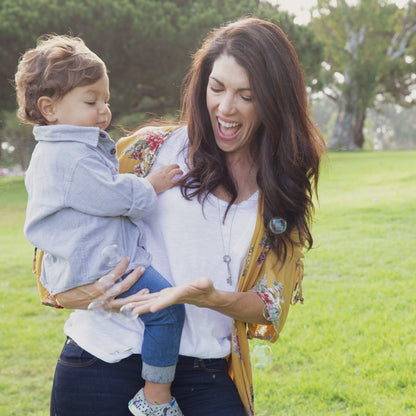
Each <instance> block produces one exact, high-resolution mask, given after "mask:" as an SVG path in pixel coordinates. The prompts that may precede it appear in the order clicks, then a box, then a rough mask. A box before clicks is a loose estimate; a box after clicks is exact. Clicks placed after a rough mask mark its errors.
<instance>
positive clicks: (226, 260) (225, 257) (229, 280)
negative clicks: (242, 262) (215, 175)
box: [217, 160, 254, 286]
mask: <svg viewBox="0 0 416 416" xmlns="http://www.w3.org/2000/svg"><path fill="white" fill-rule="evenodd" d="M253 165H254V160H253V161H252V162H251V165H250V168H249V169H248V172H247V177H246V179H245V181H244V183H246V182H247V180H248V177H249V176H250V172H251V169H252V168H253ZM217 204H218V220H219V225H220V232H221V241H222V248H223V253H224V255H223V256H222V261H223V262H224V263H225V264H226V265H227V273H228V276H227V283H228V284H229V285H230V286H232V284H233V278H232V274H231V265H230V263H231V255H230V254H231V238H232V233H233V224H234V218H235V214H236V213H237V209H238V206H239V204H235V209H234V213H233V216H232V217H231V223H230V236H229V238H228V248H227V250H226V248H225V240H224V233H223V230H222V228H223V222H222V220H221V209H220V201H219V199H217Z"/></svg>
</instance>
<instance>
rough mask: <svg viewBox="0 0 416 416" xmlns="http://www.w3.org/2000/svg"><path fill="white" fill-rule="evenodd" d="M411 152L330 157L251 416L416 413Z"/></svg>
mask: <svg viewBox="0 0 416 416" xmlns="http://www.w3.org/2000/svg"><path fill="white" fill-rule="evenodd" d="M415 161H416V153H415V152H385V153H367V152H363V153H354V154H330V156H329V161H328V162H327V163H325V165H324V168H323V171H322V177H321V183H320V206H319V209H317V212H316V221H315V224H314V228H313V231H314V237H315V243H316V248H315V249H313V250H312V251H310V252H309V253H308V254H307V256H306V259H305V277H304V284H303V288H304V296H305V304H304V305H300V304H298V305H296V306H292V307H291V311H290V314H289V317H288V321H287V323H286V326H285V328H284V330H283V332H282V334H281V337H280V339H279V340H278V341H277V343H276V344H274V345H272V349H273V364H272V365H271V366H270V367H269V368H268V369H256V370H255V393H256V409H257V415H259V416H262V415H285V416H286V415H308V416H312V415H369V416H370V415H385V416H393V415H414V414H416V334H415V323H414V322H415V317H416V315H415V304H416V280H415V270H416V260H415V249H416V164H415Z"/></svg>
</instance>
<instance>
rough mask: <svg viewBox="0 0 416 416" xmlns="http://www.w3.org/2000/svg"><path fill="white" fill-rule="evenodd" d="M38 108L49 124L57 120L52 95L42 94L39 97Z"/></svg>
mask: <svg viewBox="0 0 416 416" xmlns="http://www.w3.org/2000/svg"><path fill="white" fill-rule="evenodd" d="M38 108H39V111H40V112H41V114H42V116H43V117H44V118H45V119H46V121H47V122H48V123H49V124H53V123H55V122H56V120H57V117H56V115H55V100H54V99H53V98H51V97H46V96H42V97H40V98H39V99H38Z"/></svg>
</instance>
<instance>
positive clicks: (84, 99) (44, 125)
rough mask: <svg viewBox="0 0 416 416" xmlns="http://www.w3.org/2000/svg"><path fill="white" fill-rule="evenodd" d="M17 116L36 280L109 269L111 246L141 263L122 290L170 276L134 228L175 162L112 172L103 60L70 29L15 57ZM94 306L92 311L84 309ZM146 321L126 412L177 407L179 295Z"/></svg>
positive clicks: (54, 285)
mask: <svg viewBox="0 0 416 416" xmlns="http://www.w3.org/2000/svg"><path fill="white" fill-rule="evenodd" d="M15 83H16V92H17V101H18V104H19V109H18V116H19V117H20V118H21V119H22V120H23V121H25V122H28V123H31V124H33V125H34V126H35V127H34V129H33V134H34V136H35V139H36V141H37V142H38V143H37V145H36V147H35V150H34V151H33V154H32V158H31V161H30V165H29V168H28V170H27V173H26V178H25V184H26V188H27V191H28V205H27V215H26V222H25V226H24V232H25V236H26V238H27V239H28V240H29V241H30V242H31V243H32V244H33V245H35V246H36V247H38V248H40V249H42V250H43V251H44V258H43V263H42V274H41V278H40V279H41V282H42V284H43V285H44V286H45V288H46V289H47V290H48V291H49V293H50V294H51V295H56V294H58V293H60V292H63V291H66V290H68V289H71V288H74V287H77V286H82V285H85V284H87V283H91V282H93V281H95V280H97V279H98V278H100V277H102V276H104V275H105V274H106V273H108V272H109V271H110V270H111V269H112V266H111V265H108V264H104V263H103V258H102V253H103V251H105V250H106V248H107V247H109V246H118V247H120V249H122V251H123V252H124V254H125V255H126V256H128V257H129V258H130V267H131V270H132V269H134V268H136V267H138V266H139V265H143V266H144V267H146V271H145V273H144V274H143V276H142V277H141V278H140V279H139V280H138V282H136V283H135V284H134V285H133V287H132V288H131V289H130V290H129V291H128V292H127V293H125V294H123V295H122V296H123V297H125V296H128V295H129V294H133V293H136V292H137V291H139V290H141V289H143V288H147V289H149V291H150V292H155V291H160V290H161V289H163V288H165V287H168V286H170V285H169V283H168V282H167V281H166V280H165V279H164V278H163V277H162V276H161V275H160V274H159V273H158V272H157V271H156V270H154V269H153V268H152V267H151V265H150V261H151V257H150V254H149V253H148V252H147V251H146V249H145V247H144V236H143V235H142V232H141V230H140V225H141V223H140V221H141V218H142V217H143V216H144V215H146V214H148V213H149V212H150V211H151V210H152V209H153V208H154V205H155V202H156V195H157V194H159V193H161V192H163V191H164V190H166V189H169V188H171V187H172V186H175V184H176V182H177V181H176V180H175V176H176V175H178V174H181V173H182V172H181V170H180V169H179V166H178V165H169V166H164V167H162V168H160V169H158V170H156V171H155V172H152V173H151V174H149V175H148V176H147V177H146V178H145V179H144V178H138V177H136V176H135V175H133V174H120V173H118V161H117V156H116V148H115V143H114V141H113V140H112V139H111V138H110V137H109V135H108V134H107V133H106V132H105V130H106V128H107V127H108V126H109V124H110V120H111V112H110V109H109V104H108V101H109V98H110V92H109V79H108V76H107V69H106V66H105V64H104V62H103V61H102V60H101V59H100V58H99V57H98V56H97V55H96V54H94V53H93V52H92V51H91V50H90V49H88V48H87V46H86V45H85V43H84V42H83V41H82V40H81V39H80V38H77V37H71V36H49V37H47V38H46V39H43V40H40V41H39V42H38V45H37V47H36V48H35V49H30V50H28V51H27V52H26V53H25V54H24V55H23V56H22V57H21V59H20V60H19V64H18V68H17V73H16V75H15ZM91 313H94V312H91ZM140 319H141V320H142V321H143V323H144V325H145V332H144V338H143V344H142V360H143V366H142V377H143V379H144V380H145V386H144V389H141V390H140V391H139V392H138V393H137V394H136V395H135V396H134V398H133V399H132V400H131V401H130V403H129V409H130V411H131V413H133V414H134V415H150V414H152V415H162V414H163V415H182V413H181V411H180V409H179V407H178V404H177V402H176V401H175V398H173V397H172V396H171V394H170V385H171V383H172V381H173V379H174V374H175V368H176V363H177V358H178V351H179V342H180V336H181V332H182V327H183V321H184V307H183V305H173V306H171V307H169V308H166V309H164V310H162V311H159V312H156V313H153V314H152V313H147V314H143V315H141V316H140Z"/></svg>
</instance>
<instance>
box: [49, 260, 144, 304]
mask: <svg viewBox="0 0 416 416" xmlns="http://www.w3.org/2000/svg"><path fill="white" fill-rule="evenodd" d="M128 265H129V259H128V258H127V257H125V258H124V259H123V260H122V261H121V262H120V263H119V264H118V265H117V266H116V267H115V268H114V269H113V270H111V272H110V273H108V274H106V275H105V276H103V277H102V278H100V279H98V280H97V281H95V282H94V283H90V284H88V285H84V286H79V287H76V288H74V289H70V290H67V291H65V292H62V293H59V294H58V295H57V296H56V298H57V300H58V302H59V304H60V305H62V306H63V307H64V308H67V309H87V308H88V305H89V304H90V303H92V302H105V304H106V307H107V308H109V309H110V310H112V311H114V312H118V311H119V310H120V308H121V306H123V305H124V304H125V303H126V301H128V300H129V299H130V298H131V297H128V298H124V299H115V297H116V296H118V295H119V294H120V293H123V292H125V291H126V290H128V289H130V287H131V286H132V285H133V284H134V283H135V282H136V281H137V280H138V279H139V278H140V277H141V275H142V274H143V273H144V271H145V268H144V267H138V268H137V269H135V270H133V271H132V272H131V273H130V274H129V275H128V276H127V277H126V278H125V279H124V280H122V281H121V280H120V278H121V276H123V274H124V272H125V271H126V269H127V267H128ZM138 293H140V294H146V293H149V291H148V290H147V289H143V290H141V291H140V292H138ZM137 295H138V294H136V295H135V296H137Z"/></svg>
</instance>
